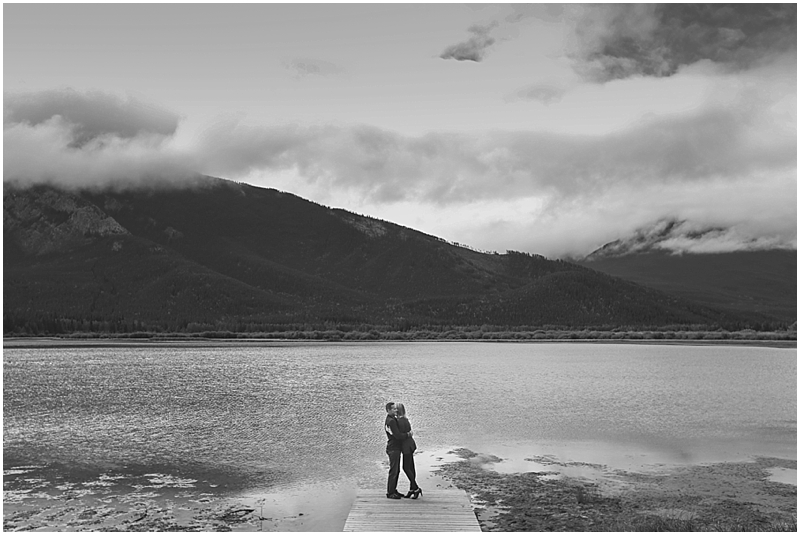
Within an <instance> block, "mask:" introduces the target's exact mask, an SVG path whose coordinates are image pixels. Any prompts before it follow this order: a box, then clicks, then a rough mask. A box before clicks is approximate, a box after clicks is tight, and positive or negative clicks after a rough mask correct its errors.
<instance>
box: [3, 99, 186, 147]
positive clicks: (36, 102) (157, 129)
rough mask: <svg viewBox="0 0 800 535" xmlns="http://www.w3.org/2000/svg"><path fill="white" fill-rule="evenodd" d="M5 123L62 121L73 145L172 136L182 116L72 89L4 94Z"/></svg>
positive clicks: (35, 124) (146, 105)
mask: <svg viewBox="0 0 800 535" xmlns="http://www.w3.org/2000/svg"><path fill="white" fill-rule="evenodd" d="M3 97H4V98H3V124H4V125H10V124H15V123H21V124H27V125H31V126H37V125H41V124H43V123H45V122H47V121H49V120H51V119H53V118H56V117H58V118H60V119H61V121H63V123H64V124H65V125H68V126H69V128H70V130H71V133H72V137H73V139H72V142H71V144H72V145H74V146H83V145H85V144H86V143H88V142H90V141H92V140H95V139H97V138H100V137H102V136H113V137H117V138H123V139H132V138H135V137H139V136H146V135H156V136H170V135H172V134H174V133H175V131H176V130H177V128H178V122H179V117H178V115H177V114H175V113H172V112H170V111H168V110H166V109H164V108H161V107H158V106H154V105H151V104H147V103H144V102H141V101H139V100H137V99H135V98H131V97H127V98H124V99H123V98H120V97H118V96H116V95H112V94H109V93H102V92H99V91H91V92H87V93H80V92H78V91H75V90H73V89H62V90H51V91H41V92H37V93H25V94H9V93H6V94H4V95H3Z"/></svg>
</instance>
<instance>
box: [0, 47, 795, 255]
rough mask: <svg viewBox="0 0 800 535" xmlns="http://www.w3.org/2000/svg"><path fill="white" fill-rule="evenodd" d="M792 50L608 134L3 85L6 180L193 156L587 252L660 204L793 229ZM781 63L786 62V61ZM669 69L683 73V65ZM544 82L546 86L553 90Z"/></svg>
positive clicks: (318, 195)
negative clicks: (184, 109) (271, 115)
mask: <svg viewBox="0 0 800 535" xmlns="http://www.w3.org/2000/svg"><path fill="white" fill-rule="evenodd" d="M791 61H793V60H792V58H791V57H790V56H783V57H781V58H777V59H776V60H775V61H774V62H773V63H770V64H768V65H763V66H760V67H758V68H753V69H750V70H748V71H747V72H746V73H738V74H736V75H733V74H726V73H713V71H712V74H713V76H712V78H711V79H712V83H711V85H709V88H710V89H713V90H714V91H713V94H714V95H715V97H714V99H711V100H709V102H707V103H704V104H703V105H702V106H698V107H696V108H694V109H691V110H688V111H685V112H683V113H680V114H664V115H650V116H646V117H643V118H642V119H641V120H639V121H637V122H634V123H632V124H629V125H627V126H626V127H625V128H620V129H617V130H616V131H613V132H609V133H606V134H603V135H587V134H583V135H578V134H569V133H558V132H550V131H536V130H530V131H505V132H503V131H492V132H485V133H460V134H455V133H448V132H429V133H427V134H423V135H419V136H409V135H403V134H400V133H397V132H393V131H390V130H386V129H382V128H378V127H374V126H368V125H347V124H305V125H303V124H283V125H264V124H252V123H246V122H243V121H238V120H223V121H217V122H214V123H212V124H210V125H209V126H207V127H206V128H205V129H202V130H200V131H193V132H184V131H183V130H182V122H181V120H180V118H179V115H178V114H177V113H175V112H172V111H169V110H166V109H163V108H162V107H160V106H157V105H151V104H146V103H144V102H142V101H140V100H138V99H133V98H130V97H127V98H123V97H119V96H117V95H115V94H110V93H101V92H89V93H80V92H77V91H73V90H64V91H60V92H40V93H29V94H13V95H8V94H7V95H6V99H5V104H4V106H5V109H4V136H3V143H4V149H5V157H4V162H3V165H4V176H5V180H9V181H14V182H17V183H22V184H25V183H41V182H49V183H53V184H58V185H62V186H91V185H94V184H106V183H109V182H112V183H115V184H117V185H119V186H127V185H136V184H141V183H149V184H152V183H158V182H163V181H169V182H173V181H181V180H186V178H187V177H190V176H193V174H194V173H196V172H200V173H205V174H211V175H215V176H222V177H226V178H231V179H235V180H244V181H248V182H251V183H256V184H262V185H269V186H273V187H278V188H281V189H285V190H289V191H293V192H295V193H298V194H300V195H303V196H306V197H309V198H312V199H313V200H316V201H317V202H323V203H326V204H330V205H334V206H345V207H348V208H350V209H353V210H357V211H359V212H361V213H370V214H373V215H376V216H380V217H386V218H391V219H394V220H396V221H398V218H395V217H394V216H393V215H391V214H392V211H391V210H392V208H393V207H397V206H402V205H406V206H412V205H413V206H414V207H415V211H414V212H413V217H424V214H425V213H429V214H438V215H440V216H444V217H445V218H446V219H448V220H449V221H451V222H452V223H453V224H458V225H460V229H461V230H460V232H461V233H462V234H461V235H459V234H457V233H455V232H454V231H450V230H448V229H447V228H441V227H440V228H429V227H427V225H428V224H429V223H430V222H426V221H425V220H420V222H419V223H416V222H413V223H412V222H410V221H408V220H399V221H398V222H400V223H403V224H407V225H411V226H415V227H416V228H422V229H425V230H427V231H430V232H436V233H437V234H439V235H444V236H447V237H448V238H450V239H454V240H455V241H460V242H462V243H469V244H471V245H473V246H476V247H480V248H485V249H496V250H503V249H504V248H506V249H515V250H528V251H533V252H539V253H542V254H548V255H553V256H557V255H562V254H575V253H581V252H583V254H585V253H586V252H588V251H591V250H593V249H594V248H596V247H598V246H599V245H601V244H602V243H606V242H608V241H611V240H612V239H614V237H615V236H619V235H625V234H626V233H630V232H632V231H633V230H634V229H636V228H638V227H641V226H642V225H645V224H647V223H648V222H649V221H652V220H653V219H654V218H678V219H691V220H697V221H700V222H702V223H703V224H708V225H711V226H714V225H718V226H723V227H725V228H732V227H736V228H737V229H738V230H737V231H738V232H739V233H740V234H741V235H742V237H743V239H745V240H750V239H759V238H761V237H765V238H767V239H770V240H773V239H776V240H778V241H779V242H780V243H783V244H796V229H795V221H796V196H795V193H794V192H795V189H796V145H797V138H796V125H795V123H794V122H793V121H792V120H790V119H791V118H792V117H795V116H796V102H795V101H794V100H793V99H791V98H789V97H788V96H787V95H790V94H792V91H791V88H792V87H794V86H795V85H796V80H795V79H794V77H793V76H794V75H793V72H794V69H793V68H792V65H791V63H790V62H791ZM787 66H788V67H789V68H787ZM676 76H682V74H678V75H676ZM545 97H547V95H540V98H545Z"/></svg>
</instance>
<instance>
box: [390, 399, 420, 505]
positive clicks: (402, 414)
mask: <svg viewBox="0 0 800 535" xmlns="http://www.w3.org/2000/svg"><path fill="white" fill-rule="evenodd" d="M395 407H396V408H397V427H398V428H400V432H401V433H408V432H409V431H411V422H409V421H408V418H406V407H405V405H403V404H402V403H396V404H395ZM416 449H417V443H416V442H414V438H413V437H408V438H407V439H405V440H404V441H403V450H402V451H403V472H405V474H406V477H407V478H408V481H409V483H410V485H411V486H410V487H409V488H410V490H409V491H408V494H406V498H411V499H413V500H416V499H417V498H419V497H420V496H421V495H422V489H421V488H419V486H417V470H416V469H415V468H414V451H415V450H416Z"/></svg>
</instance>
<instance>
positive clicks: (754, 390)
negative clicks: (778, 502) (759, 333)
mask: <svg viewBox="0 0 800 535" xmlns="http://www.w3.org/2000/svg"><path fill="white" fill-rule="evenodd" d="M87 345H91V344H87ZM3 360H4V368H3V380H4V386H3V401H4V406H3V416H4V418H3V432H4V436H3V451H4V473H5V476H4V491H5V492H4V503H5V504H9V503H16V504H23V503H24V500H25V499H27V498H30V497H32V496H38V497H39V498H40V499H51V500H55V499H60V497H61V496H60V495H58V493H59V492H61V493H62V494H63V489H61V490H60V491H59V490H58V484H59V482H61V483H60V484H62V485H64V484H67V485H73V486H72V487H68V488H69V489H70V490H78V487H77V486H75V485H77V483H75V482H74V481H72V479H74V480H75V481H77V480H81V481H82V484H83V485H84V487H81V488H84V490H85V488H88V487H87V481H89V480H91V481H94V482H95V483H94V484H95V487H94V488H98V486H103V485H105V486H112V483H113V484H117V483H119V481H120V480H121V479H123V478H124V477H128V478H129V479H130V481H128V483H131V481H133V479H131V478H140V481H139V484H138V486H137V485H136V484H133V483H131V485H132V488H135V489H138V490H139V491H141V490H142V489H164V488H171V489H173V490H174V493H173V497H175V496H178V495H183V496H190V495H191V492H189V493H188V494H187V493H186V492H187V491H186V490H185V489H187V488H188V489H192V488H194V489H195V490H196V489H197V488H198V486H199V485H200V484H201V483H202V484H203V485H205V487H203V490H204V491H205V492H203V493H199V494H204V495H207V496H208V498H207V499H208V500H214V499H216V498H217V497H218V496H224V495H226V494H227V495H233V494H237V495H256V494H259V493H260V495H262V496H265V495H272V496H279V495H280V494H281V493H282V492H288V491H287V490H286V489H294V490H293V491H292V492H289V494H292V495H293V496H295V497H297V496H301V495H304V494H303V493H307V495H308V496H312V497H313V496H314V490H313V489H320V488H334V489H341V488H344V487H346V489H347V491H346V492H345V493H344V494H346V495H347V496H350V495H352V493H354V489H355V488H356V487H359V486H361V487H364V486H370V487H375V488H380V487H382V486H384V485H385V470H386V467H385V466H384V464H383V463H384V460H385V457H386V456H385V453H384V445H385V442H386V438H385V434H384V433H383V420H384V417H385V411H384V404H385V403H386V402H387V401H390V400H392V401H402V402H404V403H405V405H406V408H407V410H408V416H409V419H410V421H411V423H412V425H413V427H414V431H415V438H416V440H417V443H418V444H419V447H420V449H421V450H422V451H423V452H446V451H447V450H449V449H452V448H461V447H463V448H469V449H471V450H473V451H475V452H481V453H486V454H491V455H498V456H500V457H502V458H503V459H505V460H504V461H503V462H502V463H498V465H497V469H499V470H506V471H515V470H525V469H530V467H531V466H537V464H536V461H535V459H536V458H537V457H548V456H549V457H550V458H557V459H570V460H579V461H584V462H586V463H598V464H603V465H608V466H614V467H619V468H624V469H644V468H646V467H648V466H651V467H652V466H662V465H665V464H670V463H703V462H715V461H733V460H744V459H748V458H753V457H756V456H767V457H780V458H786V459H796V451H797V446H796V443H797V420H796V416H797V351H796V349H777V348H764V347H745V346H692V345H645V344H624V343H623V344H582V343H535V344H523V343H444V342H430V343H416V342H415V343H403V342H397V343H391V342H388V343H387V342H380V343H356V344H342V343H288V342H287V343H280V342H274V343H266V342H258V343H252V344H248V343H237V344H227V343H219V344H216V345H214V344H211V345H204V344H191V343H186V344H183V343H182V344H169V343H162V344H130V345H125V344H118V345H114V344H110V345H109V346H108V347H105V346H103V345H98V346H96V347H40V348H26V347H19V348H13V347H6V348H5V350H4V358H3ZM437 455H439V453H437ZM438 458H441V455H439V457H438ZM421 462H422V465H423V469H424V467H425V462H424V461H423V460H422V459H421ZM87 474H88V475H87ZM153 474H157V475H158V476H157V477H156V476H153ZM186 474H191V477H189V476H187V475H186ZM148 475H149V479H148V477H146V476H148ZM401 477H402V476H401ZM795 477H796V475H795ZM70 478H72V479H70ZM103 478H105V479H103ZM115 478H116V479H115ZM141 478H144V479H141ZM159 478H160V479H159ZM170 478H171V479H170ZM25 479H28V480H31V481H32V483H31V485H29V487H30V488H28V487H24V485H23V482H24V480H25ZM154 479H155V480H157V483H153V480H154ZM98 481H99V482H105V483H103V485H100V484H99V483H97V482H98ZM165 481H166V483H165ZM65 482H66V483H65ZM158 482H160V483H158ZM181 482H183V484H181ZM23 487H24V488H23ZM114 488H115V492H116V494H115V495H114V496H115V497H119V498H118V499H120V500H124V496H122V494H124V492H123V491H122V490H120V488H117V487H114ZM177 489H183V490H177ZM309 489H311V490H309ZM181 492H183V493H184V494H180V493H181ZM120 496H121V497H120ZM304 499H307V500H310V501H312V502H313V498H308V497H307V498H304ZM276 503H277V502H276ZM345 516H346V513H345ZM283 527H284V528H285V527H286V526H285V525H284V526H283ZM306 527H308V525H307V526H306Z"/></svg>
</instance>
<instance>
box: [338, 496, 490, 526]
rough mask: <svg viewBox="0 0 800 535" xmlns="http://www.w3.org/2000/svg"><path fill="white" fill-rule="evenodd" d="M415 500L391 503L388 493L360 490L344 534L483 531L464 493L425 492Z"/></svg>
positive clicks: (392, 501) (393, 501)
mask: <svg viewBox="0 0 800 535" xmlns="http://www.w3.org/2000/svg"><path fill="white" fill-rule="evenodd" d="M423 492H424V494H423V495H422V496H420V497H419V498H418V499H416V500H410V499H406V498H403V499H402V500H390V499H388V498H387V497H386V491H385V490H361V489H359V491H358V495H357V496H356V501H355V502H354V503H353V507H352V508H351V509H350V515H349V516H348V517H347V522H345V524H344V530H343V531H414V532H420V531H480V530H481V527H480V524H478V519H477V517H476V516H475V512H474V511H473V510H472V505H471V504H470V503H469V497H468V496H467V494H466V493H465V492H464V491H463V490H458V489H438V488H432V489H430V490H429V491H426V490H424V489H423Z"/></svg>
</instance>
